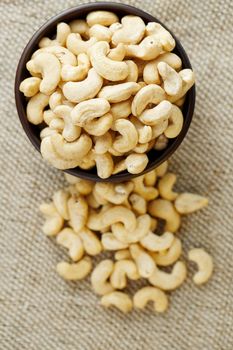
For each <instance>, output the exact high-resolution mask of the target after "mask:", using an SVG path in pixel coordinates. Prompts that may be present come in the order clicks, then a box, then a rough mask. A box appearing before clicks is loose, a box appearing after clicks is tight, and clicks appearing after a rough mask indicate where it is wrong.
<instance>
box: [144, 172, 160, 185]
mask: <svg viewBox="0 0 233 350" xmlns="http://www.w3.org/2000/svg"><path fill="white" fill-rule="evenodd" d="M156 180H157V174H156V171H155V170H152V171H150V172H149V173H146V174H145V175H144V183H145V185H146V186H155V183H156Z"/></svg>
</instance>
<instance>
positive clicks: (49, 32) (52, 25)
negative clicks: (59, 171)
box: [15, 2, 195, 182]
mask: <svg viewBox="0 0 233 350" xmlns="http://www.w3.org/2000/svg"><path fill="white" fill-rule="evenodd" d="M94 10H109V11H113V12H115V13H116V14H117V15H118V16H119V17H120V18H121V17H122V16H125V15H127V14H132V15H137V16H140V17H141V18H142V19H143V20H144V21H145V23H148V22H152V21H155V22H159V23H161V22H160V21H159V20H158V19H157V18H155V17H153V16H152V15H150V14H148V13H146V12H144V11H142V10H140V9H138V8H135V7H132V6H129V5H124V4H119V3H107V2H106V3H101V2H100V3H89V4H85V5H80V6H77V7H74V8H70V9H68V10H65V11H63V12H62V13H60V14H58V15H56V16H55V17H53V18H51V19H50V20H49V21H48V22H46V23H45V24H44V25H43V26H42V27H41V28H40V29H39V30H38V31H37V32H36V33H35V34H34V35H33V37H32V38H31V40H30V41H29V43H28V44H27V46H26V47H25V49H24V51H23V54H22V56H21V58H20V61H19V65H18V68H17V72H16V80H15V97H16V106H17V110H18V114H19V118H20V121H21V123H22V126H23V128H24V130H25V132H26V134H27V136H28V138H29V139H30V141H31V142H32V144H33V145H34V146H35V148H36V149H37V150H38V151H39V150H40V131H41V129H42V128H43V127H44V125H39V126H35V125H33V124H31V123H29V122H28V120H27V117H26V105H27V100H26V99H25V97H24V95H23V94H22V93H21V92H20V91H19V85H20V83H21V81H22V80H24V79H25V78H26V77H28V76H30V75H29V72H28V71H27V69H26V63H27V61H29V60H30V58H31V56H32V54H33V52H34V51H35V50H36V49H37V48H38V42H39V41H40V39H41V38H42V37H44V36H48V37H50V38H52V37H53V36H55V35H56V25H57V23H59V22H61V21H64V22H67V23H68V22H70V21H71V20H73V19H77V18H80V19H81V18H85V17H86V15H87V14H88V13H89V12H90V11H94ZM161 24H162V25H163V26H164V27H165V28H166V29H168V28H167V27H166V26H165V25H164V24H163V23H161ZM168 30H169V29H168ZM169 31H170V30H169ZM170 33H171V34H172V35H173V37H174V39H175V40H176V47H175V49H174V50H173V52H174V53H176V54H177V55H178V56H179V57H180V58H181V60H182V67H183V68H191V64H190V61H189V59H188V56H187V54H186V52H185V50H184V49H183V47H182V46H181V44H180V42H179V40H178V39H177V38H176V36H175V35H174V34H173V33H172V32H171V31H170ZM194 104H195V86H193V87H192V88H191V89H190V90H189V91H188V93H187V94H186V99H185V103H184V106H183V107H182V111H183V116H184V125H183V129H182V131H181V133H180V134H179V135H178V136H177V137H176V138H174V139H170V140H169V143H168V146H167V148H166V149H165V150H162V151H156V150H154V149H153V150H151V151H150V152H148V153H147V155H148V158H149V162H148V165H147V167H146V169H145V170H144V171H143V172H142V173H141V174H139V175H142V174H144V173H146V172H148V171H150V170H152V169H154V168H155V167H157V166H159V165H160V164H161V163H162V162H163V161H165V160H166V159H168V158H169V157H170V156H171V155H172V153H173V152H174V151H175V150H176V149H177V147H178V146H179V145H180V144H181V142H182V140H183V138H184V137H185V135H186V133H187V131H188V128H189V125H190V123H191V120H192V115H193V110H194ZM66 172H68V173H69V174H72V175H74V176H79V177H82V178H86V179H90V180H94V181H109V182H118V181H126V180H129V179H130V178H132V177H135V176H139V175H133V174H129V173H128V172H127V171H124V172H122V173H120V174H116V175H112V176H111V177H109V178H108V179H104V180H103V179H100V178H99V177H98V176H97V173H96V169H95V168H93V169H91V170H82V169H80V168H74V169H69V170H66Z"/></svg>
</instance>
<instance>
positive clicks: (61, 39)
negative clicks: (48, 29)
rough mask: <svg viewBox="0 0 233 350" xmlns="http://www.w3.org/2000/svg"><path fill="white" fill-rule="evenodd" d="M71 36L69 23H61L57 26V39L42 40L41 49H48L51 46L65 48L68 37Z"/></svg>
mask: <svg viewBox="0 0 233 350" xmlns="http://www.w3.org/2000/svg"><path fill="white" fill-rule="evenodd" d="M69 34H70V26H69V25H68V24H67V23H64V22H61V23H58V25H57V35H56V39H54V40H51V39H49V38H46V37H44V38H42V39H41V40H40V42H39V44H38V45H39V47H42V48H43V47H47V46H50V45H55V46H56V45H60V46H65V43H66V39H67V36H68V35H69Z"/></svg>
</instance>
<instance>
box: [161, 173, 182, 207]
mask: <svg viewBox="0 0 233 350" xmlns="http://www.w3.org/2000/svg"><path fill="white" fill-rule="evenodd" d="M175 183H176V175H175V174H173V173H167V174H165V175H164V176H163V177H162V178H161V179H160V180H159V182H158V190H159V194H160V196H161V197H162V198H163V199H167V200H169V201H173V200H175V199H176V198H177V196H178V193H176V192H174V191H173V190H172V188H173V186H174V185H175Z"/></svg>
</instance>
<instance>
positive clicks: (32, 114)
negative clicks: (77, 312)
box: [26, 92, 49, 125]
mask: <svg viewBox="0 0 233 350" xmlns="http://www.w3.org/2000/svg"><path fill="white" fill-rule="evenodd" d="M48 103H49V96H47V95H44V94H42V93H41V92H38V94H36V95H35V96H33V97H31V98H30V100H29V101H28V104H27V111H26V112H27V119H28V121H29V122H30V123H32V124H35V125H38V124H40V123H42V122H43V112H44V109H45V107H46V106H47V105H48Z"/></svg>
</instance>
